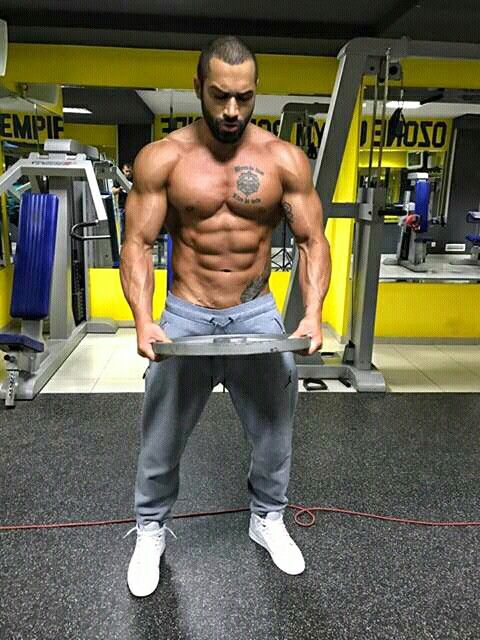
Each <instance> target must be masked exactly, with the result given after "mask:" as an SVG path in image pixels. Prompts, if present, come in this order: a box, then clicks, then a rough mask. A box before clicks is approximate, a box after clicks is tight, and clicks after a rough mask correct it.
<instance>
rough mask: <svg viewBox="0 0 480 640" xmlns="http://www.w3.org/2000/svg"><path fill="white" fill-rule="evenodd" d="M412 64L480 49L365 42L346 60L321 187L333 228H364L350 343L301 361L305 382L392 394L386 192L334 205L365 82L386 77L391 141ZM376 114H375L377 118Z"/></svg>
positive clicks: (287, 315)
mask: <svg viewBox="0 0 480 640" xmlns="http://www.w3.org/2000/svg"><path fill="white" fill-rule="evenodd" d="M404 58H428V59H448V58H450V59H468V60H478V59H480V47H479V46H478V45H475V44H462V43H451V42H425V41H411V40H409V39H407V38H402V39H400V40H387V39H375V38H358V39H355V40H352V41H350V42H349V43H347V44H346V45H345V46H344V47H343V48H342V49H341V51H340V53H339V54H338V60H339V66H338V71H337V76H336V79H335V83H334V87H333V93H332V97H331V102H330V106H329V110H328V114H327V121H326V123H325V128H324V132H323V136H322V140H321V145H320V149H319V153H318V158H317V161H316V164H315V168H314V172H313V180H314V184H315V187H316V189H317V191H318V193H319V195H320V197H321V199H322V202H323V205H324V211H325V222H326V220H327V219H328V218H329V217H346V218H352V217H353V218H355V221H356V225H355V237H354V247H353V254H354V269H353V273H352V287H353V292H352V314H351V327H350V339H349V341H348V343H347V345H346V346H345V350H344V352H343V355H342V354H336V355H334V356H333V357H328V358H325V359H324V358H322V357H321V356H309V357H302V356H296V360H297V364H298V371H299V375H300V377H302V378H306V377H309V378H311V377H314V378H321V379H346V380H348V381H349V382H350V383H351V384H353V386H354V387H355V388H356V389H357V390H358V391H385V388H386V386H385V380H384V378H383V376H382V374H381V373H380V372H379V371H377V369H375V367H374V365H373V364H372V352H373V340H374V325H375V314H376V305H377V294H378V278H379V270H380V256H381V240H382V234H383V215H382V212H383V211H384V205H385V193H384V190H383V188H381V187H380V186H378V183H377V181H376V179H375V176H373V177H371V176H370V175H369V183H368V186H366V187H362V188H360V189H359V190H358V197H357V202H356V203H333V202H332V201H333V195H334V191H335V187H336V184H337V178H338V175H339V171H340V166H341V162H342V159H343V154H344V150H345V146H346V141H347V136H348V133H349V129H350V124H351V122H352V117H353V115H354V110H355V105H356V101H357V97H358V91H359V89H360V87H361V85H362V80H363V77H364V76H366V75H372V76H376V78H377V81H378V78H379V77H380V78H381V80H382V83H383V89H384V91H383V112H382V120H383V135H382V140H383V141H384V140H385V103H386V100H387V95H388V83H389V80H390V79H392V76H393V77H394V78H395V79H397V78H398V77H399V74H400V73H401V60H402V59H404ZM376 87H377V84H376ZM375 105H376V101H375ZM302 108H305V105H302ZM375 115H376V114H375V107H374V118H375ZM381 153H382V146H381V147H380V150H379V167H380V166H381ZM370 164H371V163H370ZM298 261H299V257H298V252H296V256H295V259H294V264H293V267H292V274H291V277H290V283H289V289H288V292H287V297H286V301H285V306H284V313H283V316H284V321H285V325H286V329H287V332H289V333H291V332H293V331H294V330H295V329H296V327H297V325H298V322H299V320H300V319H301V317H303V300H302V296H301V291H300V284H299V273H298V267H299V264H298Z"/></svg>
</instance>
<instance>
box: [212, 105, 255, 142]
mask: <svg viewBox="0 0 480 640" xmlns="http://www.w3.org/2000/svg"><path fill="white" fill-rule="evenodd" d="M201 103H202V114H203V117H204V118H205V122H206V123H207V125H208V128H209V129H210V131H211V133H212V136H213V137H214V138H215V140H218V141H219V142H225V143H227V144H228V143H229V144H233V143H234V142H238V141H239V140H240V138H241V137H242V135H243V132H244V131H245V128H246V126H247V124H248V123H249V121H250V118H251V117H252V113H253V107H252V110H251V111H250V113H249V114H248V116H247V117H246V118H245V119H244V120H243V119H240V118H239V119H238V120H235V121H233V122H232V124H238V129H236V130H235V131H226V130H225V129H223V130H222V129H221V124H222V123H226V124H230V123H229V122H228V121H227V120H224V119H223V118H214V117H213V116H212V114H211V113H210V112H209V111H208V109H207V107H206V106H205V104H204V102H203V100H202V101H201Z"/></svg>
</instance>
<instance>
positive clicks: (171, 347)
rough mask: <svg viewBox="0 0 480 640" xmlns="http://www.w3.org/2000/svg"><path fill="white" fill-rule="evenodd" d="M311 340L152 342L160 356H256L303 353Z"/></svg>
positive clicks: (261, 336)
mask: <svg viewBox="0 0 480 640" xmlns="http://www.w3.org/2000/svg"><path fill="white" fill-rule="evenodd" d="M309 346H310V338H289V337H288V336H286V335H284V334H270V333H237V334H231V335H216V336H188V337H185V338H176V339H174V340H173V342H154V343H153V351H154V353H156V354H157V355H161V356H246V355H252V354H258V353H281V352H283V351H303V350H304V349H308V348H309Z"/></svg>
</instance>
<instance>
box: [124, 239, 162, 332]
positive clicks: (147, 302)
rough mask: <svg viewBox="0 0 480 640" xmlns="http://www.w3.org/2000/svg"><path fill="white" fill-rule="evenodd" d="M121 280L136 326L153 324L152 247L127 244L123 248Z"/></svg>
mask: <svg viewBox="0 0 480 640" xmlns="http://www.w3.org/2000/svg"><path fill="white" fill-rule="evenodd" d="M120 279H121V282H122V288H123V293H124V294H125V298H126V299H127V302H128V304H129V305H130V308H131V310H132V313H133V317H134V319H135V325H137V326H138V325H140V324H145V323H146V322H152V321H153V320H152V300H153V291H154V286H155V280H154V276H153V261H152V254H151V251H150V247H148V246H139V245H138V244H136V243H133V242H125V243H124V244H123V246H122V254H121V261H120Z"/></svg>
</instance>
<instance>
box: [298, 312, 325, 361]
mask: <svg viewBox="0 0 480 640" xmlns="http://www.w3.org/2000/svg"><path fill="white" fill-rule="evenodd" d="M305 336H308V337H309V338H311V342H310V348H309V350H308V352H305V355H311V354H312V353H315V352H316V351H319V350H320V349H321V348H322V344H323V331H322V323H321V320H320V318H319V317H318V316H305V317H304V318H303V320H301V322H300V324H299V325H298V327H297V329H296V330H295V332H294V333H292V335H291V336H290V337H291V338H304V337H305Z"/></svg>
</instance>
